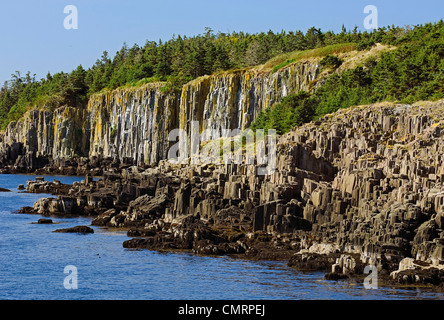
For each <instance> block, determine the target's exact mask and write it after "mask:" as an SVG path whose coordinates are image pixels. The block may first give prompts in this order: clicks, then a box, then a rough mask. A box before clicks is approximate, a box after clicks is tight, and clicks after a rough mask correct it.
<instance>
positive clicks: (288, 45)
mask: <svg viewBox="0 0 444 320" xmlns="http://www.w3.org/2000/svg"><path fill="white" fill-rule="evenodd" d="M443 25H444V23H443V21H440V22H438V23H435V24H431V23H430V24H426V25H420V26H416V27H414V28H410V27H394V26H392V27H388V28H386V27H384V28H380V29H378V30H376V31H374V32H372V33H368V32H358V31H357V28H355V29H354V30H353V31H347V30H345V28H343V30H342V32H341V33H339V34H335V33H333V32H330V31H328V32H322V31H321V30H320V29H317V28H314V27H313V28H310V29H309V30H308V31H307V32H306V33H305V34H304V33H303V32H301V31H296V32H284V31H282V32H280V33H274V32H272V31H269V32H267V33H258V34H248V33H243V32H233V33H231V34H227V33H220V32H219V33H217V34H215V33H214V32H213V31H212V30H211V29H209V28H206V30H205V32H204V33H203V34H201V35H198V36H194V37H186V36H174V37H173V38H172V39H170V40H168V41H166V42H162V41H159V42H158V43H156V42H152V41H148V42H146V44H145V45H144V46H142V47H139V46H138V45H134V46H133V47H128V46H127V45H126V44H125V45H124V46H123V47H122V49H121V50H120V51H118V52H117V53H116V54H115V56H114V57H112V58H111V57H110V56H109V54H108V53H107V52H104V53H103V55H102V57H101V58H100V59H98V60H97V61H96V63H95V64H94V65H93V66H92V67H90V68H89V69H84V68H83V67H82V66H79V67H78V68H76V69H75V70H73V71H71V72H70V73H65V72H60V73H56V74H54V75H51V74H49V73H48V75H47V76H46V78H44V79H40V80H36V79H35V76H32V74H31V73H30V72H28V73H27V74H26V75H25V76H22V75H21V74H20V73H19V72H17V73H16V74H14V75H12V77H11V80H10V81H7V82H6V83H5V84H4V85H3V87H2V88H1V89H0V125H1V127H2V128H5V127H6V125H7V124H8V123H9V122H11V121H15V120H17V119H19V118H20V117H21V116H22V115H23V113H24V112H26V110H27V109H28V108H34V107H45V108H49V109H54V108H57V107H60V106H64V105H69V106H74V107H75V106H82V105H84V104H85V103H86V101H87V98H88V97H89V96H90V95H91V94H94V93H97V92H100V91H102V90H104V89H108V90H112V89H115V88H117V87H122V86H128V85H130V86H138V85H141V84H144V83H148V82H159V81H165V82H166V83H165V85H164V87H163V91H164V92H173V91H177V90H180V88H181V86H182V85H183V84H184V83H185V82H187V81H190V80H192V79H194V78H197V77H199V76H203V75H209V74H212V73H215V72H218V71H222V70H231V69H239V68H245V67H251V66H257V65H261V64H263V65H264V66H265V67H266V68H269V69H270V70H273V71H277V70H279V69H280V68H282V67H284V66H285V65H287V64H289V63H293V62H294V61H297V60H299V59H306V58H310V57H317V58H321V57H323V56H327V57H328V58H326V59H325V60H324V63H325V65H326V67H331V68H336V67H338V66H339V65H340V63H341V61H339V59H337V58H336V56H335V55H336V54H338V53H341V52H348V51H350V50H355V49H357V50H367V49H369V48H371V47H372V46H373V45H375V44H376V43H383V44H389V45H395V46H398V47H399V48H398V49H397V50H395V51H392V52H388V53H384V54H383V55H382V57H381V59H379V60H376V59H374V60H372V61H368V62H367V63H366V64H365V65H364V66H361V67H357V68H355V69H353V70H347V71H345V72H343V73H341V74H340V75H337V74H333V75H332V76H331V77H329V78H328V79H327V81H326V83H325V85H324V86H322V87H321V88H320V89H319V90H317V92H316V93H315V94H314V96H307V97H306V98H305V99H302V100H301V98H300V96H297V97H296V98H295V99H292V98H291V97H290V98H289V99H287V100H285V101H284V102H283V106H280V107H276V108H277V110H280V109H284V110H285V113H288V114H285V116H284V115H280V117H284V118H285V119H286V120H285V122H284V123H283V124H282V128H280V129H279V131H281V132H285V131H286V130H288V129H289V128H290V127H291V126H293V125H298V124H300V123H301V121H302V122H305V121H309V120H310V119H311V118H313V117H314V116H319V115H322V114H325V113H327V112H331V111H334V110H335V109H337V108H339V107H347V106H350V105H353V104H361V103H367V102H374V101H380V100H383V99H388V100H401V101H406V102H412V101H414V100H418V99H434V98H440V97H442V95H443V91H442V90H443V89H442V83H443V73H444V72H443V43H444V40H443V28H444V27H443ZM303 96H304V97H305V95H303ZM294 104H297V105H294ZM306 105H309V106H310V107H307V108H308V109H307V110H306V108H305V107H304V106H306ZM276 112H277V111H273V110H267V111H264V113H268V114H269V115H268V116H267V117H269V118H275V116H274V115H273V114H274V113H276ZM279 112H281V111H279ZM298 114H302V115H301V116H300V117H299V116H298ZM309 115H310V116H309ZM261 117H262V118H261V119H258V121H257V122H256V123H255V125H254V126H255V127H260V126H268V127H269V126H271V125H272V123H275V124H276V123H281V122H279V121H277V119H273V120H268V121H267V120H266V118H267V117H266V116H265V115H261ZM270 121H271V122H270ZM260 123H262V124H261V125H260Z"/></svg>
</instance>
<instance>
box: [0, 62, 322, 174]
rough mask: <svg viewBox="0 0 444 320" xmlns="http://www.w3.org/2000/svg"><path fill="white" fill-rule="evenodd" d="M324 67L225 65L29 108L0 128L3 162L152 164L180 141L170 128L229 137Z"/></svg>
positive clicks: (304, 86) (302, 87) (307, 83)
mask: <svg viewBox="0 0 444 320" xmlns="http://www.w3.org/2000/svg"><path fill="white" fill-rule="evenodd" d="M319 74H320V70H319V66H318V64H317V63H316V62H304V63H295V64H292V65H289V66H287V67H285V68H283V69H282V70H280V71H278V72H275V73H272V72H269V71H268V72H264V71H260V70H259V69H249V70H240V71H233V72H223V73H219V74H215V75H212V76H205V77H201V78H198V79H196V80H194V81H191V82H189V83H187V84H186V85H184V86H183V88H182V90H181V92H180V93H164V92H163V91H162V90H161V87H162V86H163V84H162V83H157V84H147V85H144V86H141V87H139V88H121V89H117V90H114V91H112V92H107V93H103V94H96V95H93V96H92V97H91V98H90V100H89V101H88V105H87V106H85V107H84V108H81V109H74V108H69V107H63V108H59V109H57V110H55V111H54V112H52V111H44V110H34V111H30V112H28V113H27V114H26V115H25V116H24V117H23V118H22V119H20V120H19V121H18V122H13V123H10V124H9V126H8V127H7V129H6V131H5V132H4V133H3V134H1V135H0V153H1V154H2V159H3V160H2V162H3V165H5V164H15V162H17V159H18V158H19V156H20V155H22V156H24V155H26V154H28V157H29V158H30V159H31V158H33V157H42V158H43V157H46V158H48V159H49V160H54V159H69V158H72V157H73V156H84V157H90V158H92V157H97V158H114V159H118V160H119V161H130V162H133V163H137V164H139V165H143V164H149V165H154V164H157V163H158V161H159V160H161V159H165V158H166V157H167V154H168V149H169V147H170V146H171V145H172V144H173V143H175V141H168V134H169V133H170V132H171V131H172V130H173V129H182V130H184V131H183V132H186V133H187V134H189V133H190V130H191V122H192V121H199V129H200V132H203V131H204V130H205V129H211V130H212V131H208V130H207V131H205V132H207V133H206V134H204V135H203V137H202V139H204V140H206V139H207V140H208V139H211V138H213V137H219V136H226V135H227V133H226V131H225V129H228V130H232V129H245V128H246V127H248V126H249V125H250V124H251V122H252V121H253V120H254V119H255V117H256V116H257V114H258V113H259V111H260V110H262V109H263V108H266V107H267V106H271V105H273V104H275V103H276V102H279V101H280V100H281V99H282V98H283V97H284V96H286V95H287V94H289V93H290V92H297V91H299V90H309V89H310V88H311V86H312V82H313V81H314V80H315V79H316V78H318V76H319ZM210 132H211V133H210ZM182 136H183V133H182ZM185 141H186V140H185ZM183 148H189V146H186V145H185V143H184V144H183V145H181V149H182V150H183ZM30 161H31V160H30ZM28 162H29V161H28ZM31 162H32V161H31ZM34 162H35V161H34ZM24 165H25V166H26V161H25V164H24ZM28 165H29V164H28Z"/></svg>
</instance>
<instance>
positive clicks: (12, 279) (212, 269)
mask: <svg viewBox="0 0 444 320" xmlns="http://www.w3.org/2000/svg"><path fill="white" fill-rule="evenodd" d="M34 178H35V176H28V175H0V187H1V188H7V189H10V190H11V191H12V192H6V193H3V192H0V299H1V300H8V299H12V300H98V299H100V300H142V299H143V300H182V299H184V300H219V299H221V300H232V299H235V300H259V299H267V300H275V299H279V300H287V299H291V300H316V299H335V300H349V299H350V300H351V299H369V300H385V299H441V298H443V295H442V294H441V293H438V292H433V291H431V290H429V289H421V290H420V289H399V288H387V287H385V288H383V287H379V288H378V289H376V290H375V289H373V290H372V289H365V288H364V286H363V284H362V283H360V282H357V281H337V282H334V281H326V280H324V279H323V276H324V273H320V272H298V271H296V270H294V269H292V268H289V267H287V266H286V263H285V262H272V261H269V262H267V261H266V262H254V261H248V260H238V259H232V258H229V257H217V258H214V257H201V256H195V255H192V254H185V253H183V254H181V253H167V254H165V253H158V252H154V251H149V250H130V249H125V248H123V247H122V243H123V242H124V241H125V240H127V239H129V238H128V237H127V236H126V233H125V232H115V231H110V230H108V229H105V228H100V227H92V228H93V229H94V231H95V232H94V233H93V234H87V235H83V234H70V233H54V232H52V231H54V230H56V229H60V228H68V227H73V226H78V225H90V223H91V219H90V218H84V217H82V218H55V217H52V219H53V221H54V222H55V224H36V223H35V222H37V221H38V219H40V218H41V216H39V215H28V214H17V213H14V212H15V211H16V210H18V209H20V208H21V207H23V206H32V205H33V203H34V202H35V201H37V200H38V199H39V198H42V197H48V196H49V195H42V194H29V193H23V192H20V191H17V186H18V185H19V184H26V181H27V180H29V179H31V180H33V179H34ZM45 179H46V180H48V181H52V180H53V179H57V180H60V181H61V182H62V183H72V182H74V181H80V180H82V178H79V177H51V176H46V177H45ZM66 266H74V267H75V269H76V270H77V274H76V279H77V289H75V288H74V289H67V288H66V286H65V284H66V281H67V280H66V279H68V278H69V277H71V276H74V274H73V273H65V272H64V270H65V267H66ZM68 283H73V282H69V281H68Z"/></svg>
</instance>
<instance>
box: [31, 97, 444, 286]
mask: <svg viewBox="0 0 444 320" xmlns="http://www.w3.org/2000/svg"><path fill="white" fill-rule="evenodd" d="M443 111H444V101H438V102H427V103H420V104H417V105H393V104H382V105H371V106H362V107H354V108H350V109H344V110H339V111H338V112H336V113H335V114H332V115H328V116H325V117H324V118H322V119H319V120H318V121H315V122H312V123H309V124H306V125H303V126H301V127H299V128H297V129H295V130H293V131H291V132H289V133H288V134H285V135H283V136H281V137H280V139H279V141H278V144H277V167H276V170H275V171H274V172H273V173H272V174H270V175H265V176H261V175H257V165H256V164H245V163H243V164H226V165H216V164H205V165H199V164H195V165H185V164H172V163H170V162H169V161H164V160H163V161H160V162H159V165H158V166H156V167H153V168H147V169H142V168H140V167H136V166H128V165H127V166H124V167H122V166H120V167H115V168H114V169H112V170H109V171H107V172H106V173H105V175H104V177H103V179H101V180H99V181H92V179H91V178H87V179H86V180H85V181H84V182H82V183H76V184H75V185H73V186H60V184H59V183H51V182H45V181H37V182H31V181H30V182H29V183H28V186H27V189H28V191H30V192H39V191H41V190H46V191H50V190H53V191H54V193H56V194H58V195H59V196H58V197H57V198H48V199H42V200H40V201H38V202H36V203H35V204H34V207H33V208H25V209H24V210H23V212H31V213H39V214H44V215H57V214H61V215H66V214H87V215H92V216H94V220H93V221H92V224H93V225H96V226H106V227H119V228H127V229H128V236H130V237H132V239H131V240H128V241H125V242H124V244H123V246H124V247H126V248H145V249H152V250H190V251H192V252H194V253H196V254H209V255H214V254H232V255H241V256H242V257H247V258H251V259H286V260H288V263H289V265H290V266H293V267H295V268H298V269H302V270H313V269H316V270H326V271H328V272H329V273H328V274H327V275H326V276H327V278H328V279H338V278H343V277H349V276H350V275H353V274H354V275H363V269H364V267H365V266H374V267H375V268H376V270H377V271H378V274H379V276H380V277H381V278H382V277H384V278H385V279H387V280H388V281H395V282H398V283H403V284H406V283H408V284H419V283H421V284H433V285H440V284H442V283H443V281H444V267H443V265H444V231H443V230H444V229H443V219H442V217H443V215H444V162H443V154H444V117H443ZM330 271H331V272H330Z"/></svg>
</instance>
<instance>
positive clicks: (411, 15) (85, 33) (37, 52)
mask: <svg viewBox="0 0 444 320" xmlns="http://www.w3.org/2000/svg"><path fill="white" fill-rule="evenodd" d="M67 5H74V6H76V7H77V9H78V29H77V30H67V29H65V27H64V20H65V18H66V17H67V16H68V14H65V13H64V8H65V6H67ZM367 5H375V6H376V7H377V9H378V23H379V26H380V27H381V26H387V25H392V24H393V25H396V26H404V25H416V24H423V23H426V22H436V21H439V20H440V19H442V18H443V16H444V1H443V0H421V1H418V0H404V1H399V0H343V1H331V0H317V1H316V0H304V1H298V0H267V1H264V0H223V1H222V0H219V1H213V0H181V1H177V0H156V1H152V0H126V1H122V0H119V1H117V0H14V1H6V0H0V43H1V46H0V85H1V84H3V82H4V81H6V80H9V79H10V75H11V74H12V73H14V72H15V71H16V70H18V71H21V72H22V74H24V73H26V72H27V71H31V73H32V74H34V73H35V74H36V76H37V79H40V78H41V77H44V76H46V74H47V73H48V71H49V72H51V73H55V72H59V71H65V72H70V71H72V70H73V69H74V68H76V67H77V66H78V65H79V64H82V65H83V67H84V68H85V69H86V68H89V67H91V66H92V65H93V64H94V62H95V61H96V60H97V59H98V58H100V56H101V55H102V53H103V51H105V50H106V51H108V52H109V53H110V55H111V56H113V55H114V54H115V53H116V52H117V51H118V50H119V49H120V48H121V47H122V45H123V43H124V42H126V43H127V44H128V46H132V45H133V44H135V43H137V44H138V45H143V44H144V43H145V41H146V40H153V41H158V40H159V39H162V40H168V39H170V38H171V37H172V35H173V34H175V35H186V36H194V35H197V34H201V33H203V32H204V30H205V27H210V28H212V29H213V30H214V31H215V32H218V31H220V32H232V31H244V32H249V33H258V32H262V31H264V32H267V31H268V30H272V31H275V32H279V31H281V30H285V31H296V30H301V31H303V32H305V31H306V30H307V29H308V28H310V27H312V26H315V27H317V28H321V29H322V30H323V31H328V30H332V31H334V32H340V31H341V27H342V25H345V27H346V28H347V29H352V28H353V27H354V26H358V28H359V29H361V30H364V25H363V22H364V19H365V17H366V16H367V15H366V14H365V13H364V7H365V6H367Z"/></svg>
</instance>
